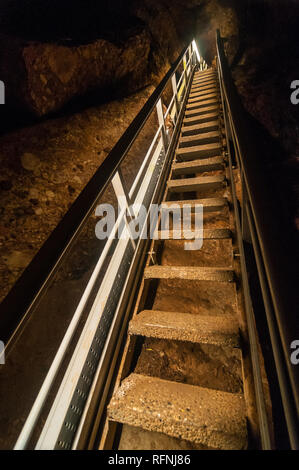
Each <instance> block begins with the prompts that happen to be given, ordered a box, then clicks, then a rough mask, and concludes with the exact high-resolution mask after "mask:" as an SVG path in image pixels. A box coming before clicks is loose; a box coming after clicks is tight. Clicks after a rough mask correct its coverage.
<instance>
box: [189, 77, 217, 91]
mask: <svg viewBox="0 0 299 470" xmlns="http://www.w3.org/2000/svg"><path fill="white" fill-rule="evenodd" d="M207 85H215V86H216V85H217V80H216V79H215V78H207V79H206V80H201V81H199V82H193V83H192V86H191V91H192V92H194V91H195V90H199V91H200V90H201V89H202V88H203V87H205V86H207Z"/></svg>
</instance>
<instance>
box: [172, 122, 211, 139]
mask: <svg viewBox="0 0 299 470" xmlns="http://www.w3.org/2000/svg"><path fill="white" fill-rule="evenodd" d="M218 130H219V121H210V122H204V123H202V124H196V125H194V126H183V127H182V131H181V132H182V136H187V135H198V134H203V133H205V132H213V131H218Z"/></svg>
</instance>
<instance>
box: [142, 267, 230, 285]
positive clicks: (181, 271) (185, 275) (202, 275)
mask: <svg viewBox="0 0 299 470" xmlns="http://www.w3.org/2000/svg"><path fill="white" fill-rule="evenodd" d="M144 277H145V279H188V280H190V281H193V280H194V281H216V282H232V281H233V280H234V271H233V270H232V269H226V268H197V267H193V266H191V267H190V266H158V265H155V266H149V267H148V268H146V269H145V270H144Z"/></svg>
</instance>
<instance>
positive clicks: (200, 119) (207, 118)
mask: <svg viewBox="0 0 299 470" xmlns="http://www.w3.org/2000/svg"><path fill="white" fill-rule="evenodd" d="M216 119H219V109H217V110H215V111H211V112H209V113H207V114H204V115H202V116H200V115H196V114H195V115H193V116H190V117H185V118H184V120H183V127H184V128H185V127H187V126H195V125H198V124H206V123H208V122H212V121H215V120H216Z"/></svg>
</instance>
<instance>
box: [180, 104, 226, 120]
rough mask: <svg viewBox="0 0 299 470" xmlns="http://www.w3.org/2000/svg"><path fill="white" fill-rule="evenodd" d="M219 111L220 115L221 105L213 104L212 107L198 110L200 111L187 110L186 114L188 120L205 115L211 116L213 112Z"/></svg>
mask: <svg viewBox="0 0 299 470" xmlns="http://www.w3.org/2000/svg"><path fill="white" fill-rule="evenodd" d="M216 111H218V113H219V104H218V103H216V104H213V105H210V106H205V107H203V108H198V109H187V110H186V112H185V116H186V118H190V117H194V116H201V115H204V114H210V113H212V112H214V113H215V112H216Z"/></svg>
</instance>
